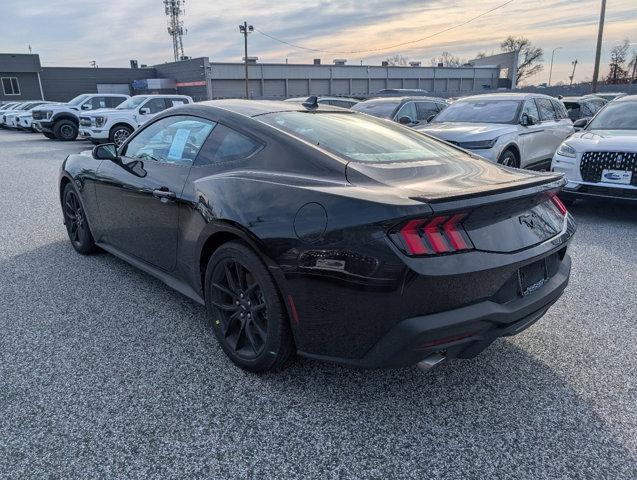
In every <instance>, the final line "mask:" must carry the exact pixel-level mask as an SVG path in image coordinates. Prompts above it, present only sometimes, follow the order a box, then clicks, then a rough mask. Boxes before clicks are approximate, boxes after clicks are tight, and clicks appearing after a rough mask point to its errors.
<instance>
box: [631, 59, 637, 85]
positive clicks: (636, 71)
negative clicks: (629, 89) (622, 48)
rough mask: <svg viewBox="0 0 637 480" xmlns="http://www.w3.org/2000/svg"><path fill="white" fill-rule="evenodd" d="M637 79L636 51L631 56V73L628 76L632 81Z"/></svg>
mask: <svg viewBox="0 0 637 480" xmlns="http://www.w3.org/2000/svg"><path fill="white" fill-rule="evenodd" d="M635 79H637V53H636V54H635V57H634V58H633V74H632V75H631V77H630V80H631V82H634V81H635Z"/></svg>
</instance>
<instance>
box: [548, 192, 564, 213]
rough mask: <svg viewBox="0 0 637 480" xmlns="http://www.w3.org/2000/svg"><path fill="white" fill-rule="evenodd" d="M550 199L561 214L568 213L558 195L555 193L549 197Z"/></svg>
mask: <svg viewBox="0 0 637 480" xmlns="http://www.w3.org/2000/svg"><path fill="white" fill-rule="evenodd" d="M551 201H552V202H553V203H554V204H555V206H556V207H557V209H558V210H559V211H560V213H561V214H562V215H566V214H567V213H568V210H566V207H565V206H564V204H563V203H562V200H560V197H558V196H557V195H553V196H552V197H551Z"/></svg>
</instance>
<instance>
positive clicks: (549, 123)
mask: <svg viewBox="0 0 637 480" xmlns="http://www.w3.org/2000/svg"><path fill="white" fill-rule="evenodd" d="M535 102H536V103H537V108H538V110H539V112H540V124H541V125H542V142H541V143H539V144H538V146H539V147H540V153H541V155H540V156H539V158H540V159H541V160H546V159H549V158H552V157H553V154H554V153H555V150H557V147H559V146H560V143H562V141H563V140H564V138H565V137H563V136H562V129H561V128H560V126H559V124H558V123H559V120H558V118H557V112H556V111H555V108H554V107H553V103H552V102H551V100H550V99H548V98H543V97H539V98H536V99H535Z"/></svg>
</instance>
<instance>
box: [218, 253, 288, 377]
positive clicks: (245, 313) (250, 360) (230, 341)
mask: <svg viewBox="0 0 637 480" xmlns="http://www.w3.org/2000/svg"><path fill="white" fill-rule="evenodd" d="M205 296H206V308H207V310H208V318H209V321H210V325H211V327H212V329H213V330H214V333H215V336H216V337H217V340H218V341H219V344H220V345H221V348H222V349H223V351H224V352H225V353H226V355H227V356H228V357H229V358H230V360H232V361H233V362H234V363H235V364H236V365H238V366H239V367H241V368H243V369H245V370H248V371H251V372H266V371H272V370H277V369H279V368H282V367H284V366H286V365H287V364H288V363H289V361H290V359H291V358H292V355H293V352H294V348H293V346H294V342H293V340H292V333H291V331H290V325H289V322H288V318H287V315H286V311H285V308H284V306H283V302H282V301H281V295H280V294H279V291H278V289H277V287H276V285H275V284H274V280H273V279H272V276H271V275H270V273H269V272H268V269H267V268H266V266H265V265H264V264H263V262H262V261H261V259H260V258H259V257H258V256H257V255H256V254H255V253H254V252H253V251H252V250H251V249H249V248H248V247H246V246H245V245H243V244H242V243H239V242H235V241H233V242H228V243H226V244H224V245H222V246H221V247H219V248H218V249H217V250H216V251H215V253H214V254H213V255H212V257H211V258H210V260H209V261H208V266H207V269H206V278H205Z"/></svg>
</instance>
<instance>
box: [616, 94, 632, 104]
mask: <svg viewBox="0 0 637 480" xmlns="http://www.w3.org/2000/svg"><path fill="white" fill-rule="evenodd" d="M615 102H637V95H624V96H623V97H619V98H616V99H615V100H613V103H615Z"/></svg>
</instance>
